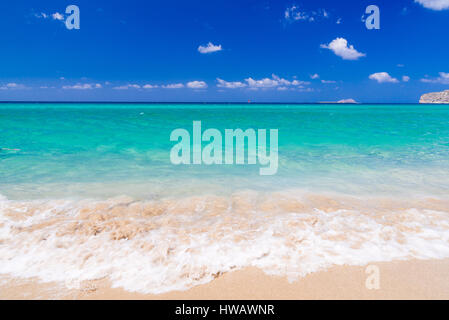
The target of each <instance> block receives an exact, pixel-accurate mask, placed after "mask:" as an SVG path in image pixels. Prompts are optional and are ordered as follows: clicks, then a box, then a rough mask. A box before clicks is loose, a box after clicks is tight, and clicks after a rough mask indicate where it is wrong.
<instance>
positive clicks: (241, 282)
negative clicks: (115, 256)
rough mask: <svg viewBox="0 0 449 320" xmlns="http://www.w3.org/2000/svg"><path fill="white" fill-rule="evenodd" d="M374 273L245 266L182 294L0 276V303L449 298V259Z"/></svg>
mask: <svg viewBox="0 0 449 320" xmlns="http://www.w3.org/2000/svg"><path fill="white" fill-rule="evenodd" d="M369 266H377V267H378V268H379V269H378V270H379V289H378V290H376V289H372V290H369V289H367V287H366V281H367V278H368V277H369V276H370V274H371V273H370V272H368V273H367V272H366V271H367V266H363V267H361V266H335V267H332V268H330V269H329V270H327V271H320V272H315V273H311V274H309V275H307V276H306V277H304V278H300V279H298V280H296V281H294V282H289V281H288V279H287V278H286V277H279V276H269V275H267V274H265V273H264V272H263V271H262V270H260V269H256V268H246V269H243V270H240V271H235V272H230V273H226V274H223V275H221V276H219V277H218V278H217V279H215V280H213V281H212V282H210V283H207V284H204V285H199V286H196V287H193V288H191V289H189V290H186V291H174V292H169V293H164V294H158V295H154V294H142V293H135V292H128V291H125V290H123V289H121V288H111V285H110V283H109V281H107V280H106V279H103V280H92V281H85V282H83V283H82V284H81V288H80V289H67V287H65V286H64V285H63V284H57V283H40V282H38V281H37V280H36V279H15V278H11V277H9V276H5V275H1V276H0V299H1V300H5V299H18V300H33V299H62V300H73V299H75V300H77V299H78V300H102V299H108V300H109V299H111V300H133V299H135V300H234V299H236V300H245V299H250V300H302V299H308V300H309V299H310V300H321V299H326V300H335V299H350V300H353V299H362V300H363V299H369V300H370V299H374V300H378V299H387V300H389V299H406V300H413V299H449V259H443V260H409V261H392V262H381V263H372V264H370V265H369Z"/></svg>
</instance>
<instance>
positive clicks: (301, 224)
mask: <svg viewBox="0 0 449 320" xmlns="http://www.w3.org/2000/svg"><path fill="white" fill-rule="evenodd" d="M448 208H449V201H448V200H447V199H433V198H422V199H413V200H410V199H398V198H394V199H393V198H375V197H372V198H367V197H364V198H360V197H349V196H342V195H336V194H311V193H306V192H303V191H299V190H288V191H283V192H275V193H263V192H255V191H241V192H235V193H233V194H232V195H231V196H216V195H203V196H196V197H186V198H177V199H168V198H167V199H160V200H152V201H142V200H136V199H133V198H130V197H118V198H113V199H109V200H104V201H96V200H81V201H75V200H34V201H23V200H21V201H18V200H15V201H13V200H7V199H6V198H5V197H1V196H0V273H3V274H10V275H12V276H15V277H25V278H27V277H38V278H39V279H40V280H42V281H45V282H49V281H58V282H62V283H65V284H66V285H67V286H68V287H77V286H79V285H80V284H81V283H82V282H83V281H89V280H95V279H104V278H107V279H108V280H110V281H111V283H112V285H113V286H114V287H122V288H124V289H126V290H128V291H136V292H142V293H155V294H157V293H163V292H168V291H172V290H185V289H188V288H191V287H193V286H195V285H199V284H203V283H207V282H209V281H211V280H213V279H214V278H216V277H218V276H219V275H221V274H223V273H225V272H229V271H233V270H239V269H242V268H245V267H258V268H261V269H262V270H264V271H265V272H266V273H268V274H273V275H282V276H288V277H289V279H291V280H295V279H297V278H298V277H302V276H305V275H307V274H308V273H311V272H316V271H319V270H323V269H326V268H329V267H331V266H334V265H344V264H347V265H364V264H368V263H370V262H377V261H390V260H396V259H414V258H417V259H435V258H436V259H438V258H446V257H449V213H448V210H447V209H448Z"/></svg>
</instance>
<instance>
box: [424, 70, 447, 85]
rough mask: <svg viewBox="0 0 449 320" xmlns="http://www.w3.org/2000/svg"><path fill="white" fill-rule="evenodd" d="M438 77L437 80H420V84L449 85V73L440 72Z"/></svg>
mask: <svg viewBox="0 0 449 320" xmlns="http://www.w3.org/2000/svg"><path fill="white" fill-rule="evenodd" d="M439 75H440V76H439V77H438V78H433V79H427V78H425V79H421V82H426V83H439V84H449V72H447V73H446V72H440V73H439Z"/></svg>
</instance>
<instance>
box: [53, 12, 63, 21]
mask: <svg viewBox="0 0 449 320" xmlns="http://www.w3.org/2000/svg"><path fill="white" fill-rule="evenodd" d="M51 17H52V18H53V20H59V21H62V20H64V16H63V15H62V14H60V13H59V12H55V13H53V14H52V15H51Z"/></svg>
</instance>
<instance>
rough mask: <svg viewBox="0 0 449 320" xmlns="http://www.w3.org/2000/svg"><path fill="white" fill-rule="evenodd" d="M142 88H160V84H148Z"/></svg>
mask: <svg viewBox="0 0 449 320" xmlns="http://www.w3.org/2000/svg"><path fill="white" fill-rule="evenodd" d="M142 88H144V89H155V88H159V86H158V85H153V84H146V85H144V86H143V87H142Z"/></svg>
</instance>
